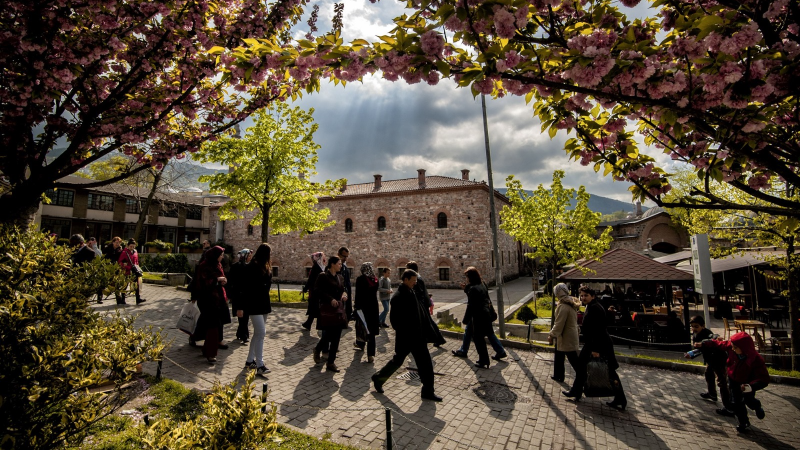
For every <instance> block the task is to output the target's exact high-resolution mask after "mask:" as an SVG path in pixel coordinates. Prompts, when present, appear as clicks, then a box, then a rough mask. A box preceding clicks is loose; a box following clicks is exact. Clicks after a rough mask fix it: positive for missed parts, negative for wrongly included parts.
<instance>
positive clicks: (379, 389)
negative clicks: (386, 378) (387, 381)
mask: <svg viewBox="0 0 800 450" xmlns="http://www.w3.org/2000/svg"><path fill="white" fill-rule="evenodd" d="M372 384H373V385H374V386H375V392H377V393H378V394H383V383H380V382H379V381H378V374H377V373H376V374H374V375H372Z"/></svg>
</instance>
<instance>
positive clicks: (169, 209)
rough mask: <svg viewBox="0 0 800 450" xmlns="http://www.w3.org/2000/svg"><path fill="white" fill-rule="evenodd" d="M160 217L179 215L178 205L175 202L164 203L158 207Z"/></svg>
mask: <svg viewBox="0 0 800 450" xmlns="http://www.w3.org/2000/svg"><path fill="white" fill-rule="evenodd" d="M158 215H159V216H160V217H178V207H177V206H176V205H175V204H173V203H162V204H161V207H160V208H158Z"/></svg>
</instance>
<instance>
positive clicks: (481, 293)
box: [463, 284, 494, 335]
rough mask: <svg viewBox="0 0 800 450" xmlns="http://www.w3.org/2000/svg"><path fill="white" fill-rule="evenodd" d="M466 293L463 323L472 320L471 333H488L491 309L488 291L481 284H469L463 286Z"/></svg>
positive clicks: (490, 329) (490, 324)
mask: <svg viewBox="0 0 800 450" xmlns="http://www.w3.org/2000/svg"><path fill="white" fill-rule="evenodd" d="M464 292H466V293H467V311H466V312H465V313H464V320H463V323H464V324H467V323H469V322H470V321H472V327H473V328H474V330H473V333H476V334H477V333H480V334H481V335H488V334H489V333H492V332H494V330H493V329H492V318H491V309H490V308H489V302H490V301H491V300H489V291H488V290H487V289H486V286H484V285H483V284H471V285H469V286H467V287H465V288H464Z"/></svg>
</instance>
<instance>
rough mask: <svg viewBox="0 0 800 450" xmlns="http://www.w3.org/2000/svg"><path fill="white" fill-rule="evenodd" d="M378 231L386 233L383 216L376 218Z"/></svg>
mask: <svg viewBox="0 0 800 450" xmlns="http://www.w3.org/2000/svg"><path fill="white" fill-rule="evenodd" d="M378 231H386V218H385V217H383V216H380V217H378Z"/></svg>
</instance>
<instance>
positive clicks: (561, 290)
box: [553, 283, 570, 300]
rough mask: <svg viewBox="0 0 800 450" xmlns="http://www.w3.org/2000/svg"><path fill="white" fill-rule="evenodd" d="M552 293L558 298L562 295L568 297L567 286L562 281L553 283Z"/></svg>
mask: <svg viewBox="0 0 800 450" xmlns="http://www.w3.org/2000/svg"><path fill="white" fill-rule="evenodd" d="M553 295H555V296H556V298H557V299H559V300H561V299H562V298H564V297H569V296H570V295H569V288H568V287H567V285H566V284H564V283H558V284H557V285H555V287H553Z"/></svg>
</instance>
